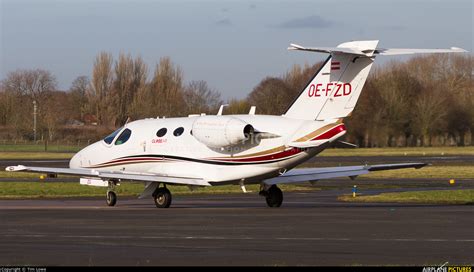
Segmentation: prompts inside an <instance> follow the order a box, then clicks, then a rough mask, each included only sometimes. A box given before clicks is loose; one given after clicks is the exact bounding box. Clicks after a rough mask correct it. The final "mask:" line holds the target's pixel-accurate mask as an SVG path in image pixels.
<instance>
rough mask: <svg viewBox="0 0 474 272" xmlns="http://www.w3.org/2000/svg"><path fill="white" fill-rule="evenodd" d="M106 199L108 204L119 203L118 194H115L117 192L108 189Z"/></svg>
mask: <svg viewBox="0 0 474 272" xmlns="http://www.w3.org/2000/svg"><path fill="white" fill-rule="evenodd" d="M106 201H107V206H111V207H112V206H115V204H116V203H117V195H116V194H115V192H113V191H108V192H107V198H106Z"/></svg>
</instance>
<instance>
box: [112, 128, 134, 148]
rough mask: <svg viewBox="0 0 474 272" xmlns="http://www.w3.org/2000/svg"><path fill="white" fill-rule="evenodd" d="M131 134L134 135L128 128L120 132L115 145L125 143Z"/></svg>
mask: <svg viewBox="0 0 474 272" xmlns="http://www.w3.org/2000/svg"><path fill="white" fill-rule="evenodd" d="M131 135H132V131H131V130H130V129H128V128H126V129H125V130H124V131H123V132H122V133H120V136H118V138H117V140H116V141H115V145H121V144H124V143H125V142H127V141H128V139H130V136H131Z"/></svg>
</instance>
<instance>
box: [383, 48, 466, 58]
mask: <svg viewBox="0 0 474 272" xmlns="http://www.w3.org/2000/svg"><path fill="white" fill-rule="evenodd" d="M466 52H468V51H466V50H464V49H462V48H459V47H451V48H449V49H409V48H388V49H384V48H376V49H375V53H374V54H379V55H385V56H393V55H408V54H428V53H466Z"/></svg>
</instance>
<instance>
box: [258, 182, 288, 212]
mask: <svg viewBox="0 0 474 272" xmlns="http://www.w3.org/2000/svg"><path fill="white" fill-rule="evenodd" d="M260 195H262V196H264V197H265V200H266V202H267V206H268V207H271V208H278V207H280V206H281V204H282V203H283V192H282V191H281V190H280V188H278V187H277V186H276V185H272V186H270V188H268V189H266V190H265V189H263V190H261V191H260Z"/></svg>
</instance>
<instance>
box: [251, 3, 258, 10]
mask: <svg viewBox="0 0 474 272" xmlns="http://www.w3.org/2000/svg"><path fill="white" fill-rule="evenodd" d="M256 8H257V5H255V4H250V6H249V9H256Z"/></svg>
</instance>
